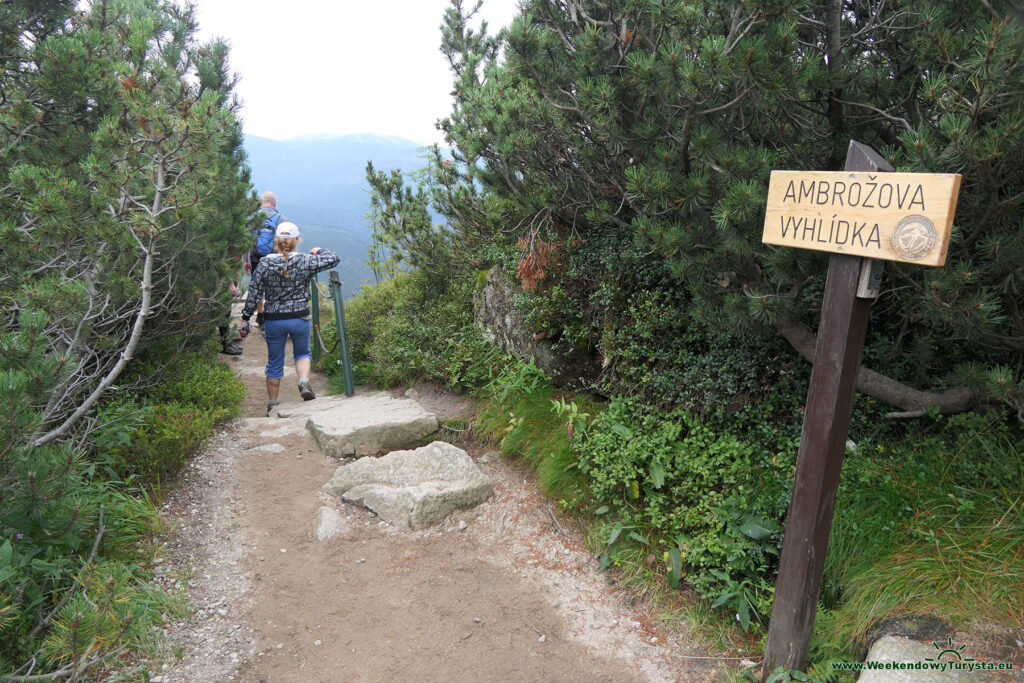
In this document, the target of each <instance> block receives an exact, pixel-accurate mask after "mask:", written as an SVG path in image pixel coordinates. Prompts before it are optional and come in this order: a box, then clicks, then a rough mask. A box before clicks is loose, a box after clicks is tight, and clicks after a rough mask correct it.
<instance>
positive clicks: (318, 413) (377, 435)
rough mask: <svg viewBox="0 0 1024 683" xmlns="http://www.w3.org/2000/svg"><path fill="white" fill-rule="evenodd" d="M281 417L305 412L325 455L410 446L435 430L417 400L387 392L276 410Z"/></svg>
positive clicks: (371, 452)
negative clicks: (395, 396) (393, 395)
mask: <svg viewBox="0 0 1024 683" xmlns="http://www.w3.org/2000/svg"><path fill="white" fill-rule="evenodd" d="M278 414H279V415H280V416H281V417H294V416H300V415H304V414H305V415H308V416H309V419H308V420H307V421H306V429H308V430H309V431H310V432H312V434H313V438H315V439H316V441H317V443H318V444H320V449H321V450H322V451H323V452H324V454H325V455H330V456H333V457H335V458H343V457H346V456H355V457H362V456H365V455H378V454H380V453H387V452H389V451H393V450H397V449H401V448H413V447H415V446H418V445H420V444H421V443H423V442H424V441H426V439H427V437H428V436H430V435H431V434H433V433H434V432H436V431H437V427H438V422H437V418H436V417H435V416H434V415H432V414H430V413H428V412H427V411H425V410H424V409H423V408H422V407H420V404H418V403H416V401H411V400H409V399H405V398H392V397H391V396H390V395H389V394H384V393H378V394H366V395H362V396H351V397H337V396H332V397H330V398H329V399H325V400H323V401H321V400H320V399H316V400H315V401H307V402H306V403H305V404H295V406H294V407H291V406H289V408H288V409H287V411H286V410H280V411H278Z"/></svg>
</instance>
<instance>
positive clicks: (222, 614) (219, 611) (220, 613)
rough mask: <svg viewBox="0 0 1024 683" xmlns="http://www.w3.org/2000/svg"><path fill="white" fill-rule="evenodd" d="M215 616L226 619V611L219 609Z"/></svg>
mask: <svg viewBox="0 0 1024 683" xmlns="http://www.w3.org/2000/svg"><path fill="white" fill-rule="evenodd" d="M217 614H219V615H221V616H222V617H226V616H227V615H228V611H227V610H226V609H219V610H217Z"/></svg>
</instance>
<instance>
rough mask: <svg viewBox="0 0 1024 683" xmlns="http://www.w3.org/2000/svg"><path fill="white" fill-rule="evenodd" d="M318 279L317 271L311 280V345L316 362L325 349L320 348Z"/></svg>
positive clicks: (314, 361)
mask: <svg viewBox="0 0 1024 683" xmlns="http://www.w3.org/2000/svg"><path fill="white" fill-rule="evenodd" d="M318 279H319V277H318V275H317V273H313V279H312V280H310V281H309V294H310V302H311V304H312V311H313V333H312V336H313V338H312V339H310V347H312V351H313V363H314V364H315V363H319V362H320V354H321V353H323V349H321V348H320V291H319V290H318V289H317V286H316V285H317V280H318Z"/></svg>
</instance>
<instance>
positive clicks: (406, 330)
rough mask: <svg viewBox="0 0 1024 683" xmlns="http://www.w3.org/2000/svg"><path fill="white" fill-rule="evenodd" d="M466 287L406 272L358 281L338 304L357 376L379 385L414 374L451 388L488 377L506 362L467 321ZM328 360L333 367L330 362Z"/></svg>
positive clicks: (469, 299) (470, 286) (479, 382)
mask: <svg viewBox="0 0 1024 683" xmlns="http://www.w3.org/2000/svg"><path fill="white" fill-rule="evenodd" d="M474 285H475V283H474V282H471V281H468V280H467V281H461V280H458V279H450V280H439V279H437V278H432V277H430V276H428V275H426V274H423V273H408V272H406V273H399V274H398V275H397V276H395V277H394V278H393V279H391V280H388V281H386V282H383V283H381V284H379V285H376V286H373V287H364V288H363V291H362V292H361V293H360V294H359V296H357V297H355V298H354V299H352V300H351V301H349V302H348V303H346V306H345V320H346V327H347V331H348V339H349V353H350V355H351V358H352V362H353V364H354V365H355V367H356V368H357V370H358V374H359V376H360V377H361V378H365V379H367V380H369V381H372V382H373V383H375V384H378V385H380V386H395V385H399V384H406V383H410V382H413V381H416V380H418V379H421V378H431V379H436V380H439V381H441V382H444V383H445V384H446V385H447V386H449V387H452V388H459V389H461V388H473V387H482V386H484V385H486V384H487V383H488V382H490V381H491V380H492V379H493V378H494V376H495V374H496V373H497V372H499V371H500V369H501V368H502V367H504V366H505V364H506V363H507V361H506V360H505V357H504V354H503V353H502V352H501V351H500V350H499V349H497V348H495V347H494V346H493V345H491V344H489V343H488V342H487V341H486V340H485V339H484V337H483V334H482V332H481V331H480V330H479V329H478V328H477V327H476V326H475V325H474V324H473V322H472V293H473V286H474ZM328 366H330V367H334V368H336V370H335V372H340V366H338V365H337V363H334V364H333V365H331V363H328Z"/></svg>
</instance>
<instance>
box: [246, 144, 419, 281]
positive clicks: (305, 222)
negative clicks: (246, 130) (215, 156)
mask: <svg viewBox="0 0 1024 683" xmlns="http://www.w3.org/2000/svg"><path fill="white" fill-rule="evenodd" d="M425 149H426V147H425V146H424V145H420V144H419V143H416V142H413V141H412V140H406V139H404V138H400V137H396V136H391V135H372V134H369V133H353V134H351V135H303V136H301V137H297V138H291V139H288V140H272V139H270V138H264V137H259V136H256V135H246V136H245V151H246V154H247V155H248V163H249V167H250V168H251V169H252V182H253V185H254V186H255V187H256V191H257V192H259V193H262V192H265V191H267V190H270V191H272V192H274V193H275V194H276V195H277V208H278V209H280V210H281V212H282V213H283V214H284V215H285V216H287V217H288V218H289V219H290V220H292V221H294V222H295V223H297V224H298V226H299V228H300V230H301V231H302V246H301V248H302V249H303V250H306V249H311V248H312V247H316V246H320V247H324V248H326V249H330V250H332V251H336V252H338V254H339V255H340V256H341V263H340V264H339V266H338V270H339V274H340V275H341V279H342V282H343V283H344V291H345V295H346V297H350V296H352V295H353V294H355V293H357V292H358V291H359V287H360V285H361V284H363V283H364V282H372V278H373V275H372V273H371V272H370V270H369V268H367V267H366V265H365V264H364V263H363V261H364V260H365V259H366V255H367V250H368V248H369V245H370V237H371V235H372V229H371V227H370V226H369V225H368V224H367V221H366V214H367V213H368V211H369V209H370V195H369V188H368V186H367V184H366V162H367V161H368V160H370V161H373V165H374V167H375V168H377V169H379V170H384V171H387V170H391V169H393V168H399V169H401V170H402V171H403V172H405V173H409V172H410V171H414V170H417V169H419V168H422V167H424V166H425V165H426V162H425V160H424V159H423V154H424V150H425Z"/></svg>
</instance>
